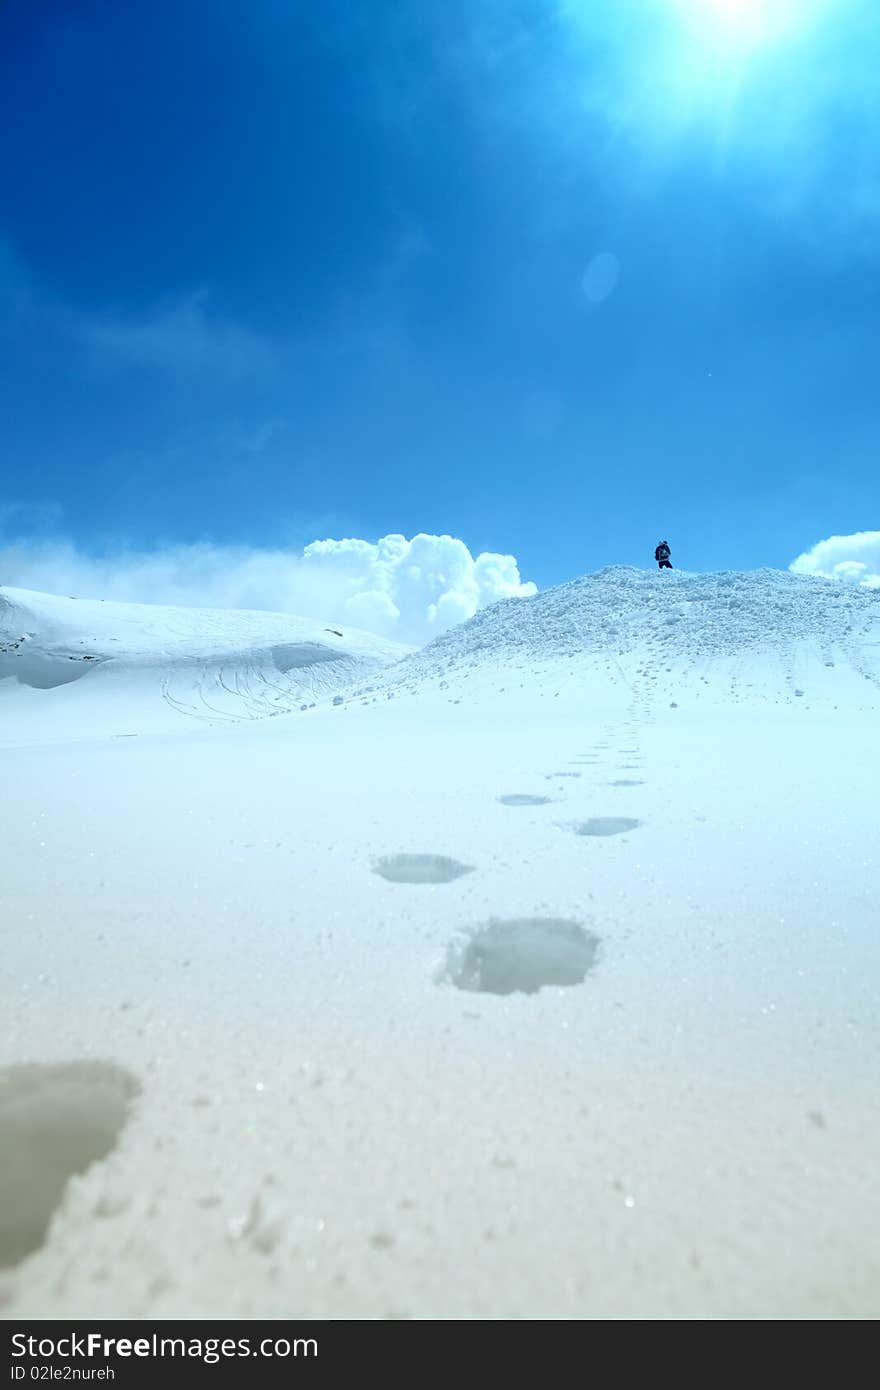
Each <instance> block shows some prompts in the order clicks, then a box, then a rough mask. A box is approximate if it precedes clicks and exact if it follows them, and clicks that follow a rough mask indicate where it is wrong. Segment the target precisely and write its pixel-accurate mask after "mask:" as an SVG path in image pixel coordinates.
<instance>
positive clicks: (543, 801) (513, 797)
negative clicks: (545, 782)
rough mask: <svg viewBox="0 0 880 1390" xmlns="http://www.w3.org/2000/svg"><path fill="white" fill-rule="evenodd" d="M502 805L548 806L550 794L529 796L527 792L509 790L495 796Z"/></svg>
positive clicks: (551, 798) (550, 799) (550, 798)
mask: <svg viewBox="0 0 880 1390" xmlns="http://www.w3.org/2000/svg"><path fill="white" fill-rule="evenodd" d="M495 800H496V801H500V802H501V805H502V806H549V804H550V802H551V801H552V800H553V797H552V796H531V795H529V793H528V792H509V793H508V794H507V795H506V796H496V798H495Z"/></svg>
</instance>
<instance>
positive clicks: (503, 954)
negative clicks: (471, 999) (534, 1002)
mask: <svg viewBox="0 0 880 1390" xmlns="http://www.w3.org/2000/svg"><path fill="white" fill-rule="evenodd" d="M598 948H599V938H598V937H597V936H594V934H593V933H592V932H590V931H587V930H586V929H585V928H584V927H583V926H581V924H580V922H569V921H564V920H561V919H559V918H555V917H520V918H514V919H512V920H510V921H498V920H492V921H489V922H485V923H483V924H482V925H481V926H479V927H475V928H474V929H473V931H471V932H470V933H469V935H468V937H467V938H466V939H464V940H463V941H459V942H454V943H453V944H452V945H451V946H450V947H449V950H448V952H447V955H446V964H445V967H444V969H443V971H442V973H441V976H440V979H441V980H442V981H445V982H448V983H450V984H453V985H455V986H456V988H457V989H464V990H472V991H478V992H480V993H483V994H517V993H519V994H537V992H538V990H540V989H543V988H544V987H545V986H548V985H563V986H565V985H579V984H582V983H583V981H584V979H585V977H586V975H587V972H588V970H590V969H591V967H592V966H593V965H594V964H595V961H596V956H597V952H598Z"/></svg>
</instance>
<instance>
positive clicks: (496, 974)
mask: <svg viewBox="0 0 880 1390" xmlns="http://www.w3.org/2000/svg"><path fill="white" fill-rule="evenodd" d="M628 732H629V730H628ZM611 751H612V750H611V748H610V744H609V742H608V741H607V740H602V741H600V742H598V743H596V744H595V745H594V747H593V749H592V750H590V751H588V752H585V753H579V754H577V756H576V757H575V758H573V759H572V762H573V763H574V764H576V765H578V766H583V767H585V768H593V769H594V770H596V771H598V770H599V768H600V766H601V763H602V761H603V759H604V758H605V757H607V756H608V755H609V754H610V753H611ZM617 751H618V753H619V754H620V756H622V757H626V758H638V757H640V752H639V749H638V747H637V746H635V745H634V744H633V745H632V746H630V747H626V748H620V749H618V750H617ZM634 766H636V764H631V763H622V764H620V765H619V770H625V769H628V768H632V767H634ZM581 776H582V773H581V772H579V771H569V770H561V771H556V772H550V773H546V774H545V780H547V781H550V782H556V783H557V785H558V789H559V791H560V792H562V790H563V787H562V783H563V782H564V781H566V780H575V779H578V778H580V777H581ZM605 785H606V786H610V787H616V788H630V787H635V786H642V785H643V782H642V781H641V780H640V779H635V778H617V779H615V780H612V781H609V782H606V783H605ZM558 800H559V797H558V796H547V795H543V794H537V793H533V792H505V793H502V794H501V795H499V796H497V797H496V801H497V802H498V803H499V804H500V805H501V806H504V807H508V808H522V807H532V808H535V807H543V806H549V805H552V804H555V803H557V802H558ZM640 824H641V821H639V820H637V819H636V818H634V817H632V816H620V815H597V816H591V817H589V818H588V819H586V820H583V821H576V822H573V823H569V824H567V825H561V826H560V828H561V829H563V830H565V831H568V832H573V833H574V834H575V835H578V836H587V837H595V838H599V839H601V838H605V837H608V836H614V835H622V834H625V833H627V832H628V831H632V830H635V829H637V828H638V827H639V825H640ZM373 870H374V872H375V873H376V874H377V875H379V876H380V877H381V878H384V879H385V880H386V881H388V882H389V883H397V884H409V885H439V884H446V883H453V882H454V881H455V880H456V879H459V878H462V877H464V876H465V875H467V874H470V873H473V872H474V866H473V865H471V864H464V863H461V862H460V861H459V860H457V859H453V858H451V857H449V856H448V855H443V854H393V855H386V856H384V857H382V858H380V859H378V860H376V861H375V863H374V865H373ZM600 945H601V942H600V938H599V937H598V936H597V935H595V933H593V932H591V931H589V930H588V929H587V928H586V927H585V926H584V924H583V923H582V922H578V921H572V920H569V919H566V918H556V917H521V918H508V919H504V920H501V919H491V920H489V921H488V922H482V923H479V924H478V925H476V926H474V927H472V928H471V929H470V930H468V931H465V932H463V933H462V934H461V935H460V936H459V938H458V939H457V940H455V941H453V942H452V943H451V944H450V946H449V947H448V949H447V952H446V957H445V960H444V962H443V965H442V967H441V969H440V971H439V972H438V975H437V979H438V982H441V983H447V984H452V985H454V986H455V987H456V988H457V989H463V990H467V991H477V992H480V993H485V994H497V995H508V994H517V993H519V994H525V995H531V994H537V993H538V991H539V990H541V989H543V988H545V987H548V986H556V987H560V986H562V987H566V986H573V985H579V984H582V983H583V981H584V980H585V979H586V976H587V974H588V973H589V972H590V970H592V969H593V967H594V965H595V964H596V961H597V959H598V956H599V949H600ZM139 1090H140V1086H139V1083H138V1081H137V1079H136V1078H135V1077H134V1076H132V1075H131V1073H129V1072H128V1071H126V1070H125V1069H124V1068H122V1067H119V1066H117V1065H116V1064H115V1063H113V1062H110V1061H95V1060H75V1061H67V1062H61V1063H56V1064H53V1065H38V1064H34V1063H25V1064H20V1065H15V1066H9V1067H5V1068H2V1069H0V1270H2V1269H4V1268H10V1267H12V1266H15V1265H18V1264H19V1263H20V1262H21V1261H22V1260H24V1259H25V1258H26V1257H27V1256H28V1255H31V1254H33V1253H34V1252H35V1251H37V1250H39V1249H40V1248H41V1247H42V1246H43V1245H44V1244H45V1241H46V1239H47V1235H48V1230H49V1226H50V1223H51V1221H52V1218H53V1216H54V1215H55V1212H56V1211H57V1209H58V1207H59V1206H60V1205H61V1202H62V1199H63V1197H64V1194H65V1192H66V1189H67V1186H68V1183H69V1181H70V1180H71V1179H72V1178H74V1177H75V1176H76V1175H78V1174H81V1173H83V1172H85V1171H86V1169H88V1168H89V1167H91V1165H92V1164H93V1163H96V1162H99V1161H101V1160H102V1159H105V1158H107V1157H108V1156H109V1154H111V1153H112V1151H113V1150H114V1148H115V1147H116V1145H117V1142H118V1140H119V1138H120V1135H121V1134H122V1131H123V1130H124V1128H125V1125H126V1123H127V1120H128V1117H129V1114H130V1112H131V1108H132V1104H133V1102H134V1101H135V1099H136V1097H137V1095H138V1093H139Z"/></svg>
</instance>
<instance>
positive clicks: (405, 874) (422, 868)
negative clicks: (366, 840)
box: [373, 854, 474, 883]
mask: <svg viewBox="0 0 880 1390" xmlns="http://www.w3.org/2000/svg"><path fill="white" fill-rule="evenodd" d="M473 867H474V866H473V864H462V863H460V862H459V860H458V859H449V858H447V856H446V855H445V854H389V855H386V856H385V858H383V859H377V860H376V863H375V864H374V865H373V872H374V873H376V874H379V875H380V877H381V878H387V879H388V881H389V883H451V882H452V881H453V879H456V878H461V877H462V875H463V874H469V873H472V872H473Z"/></svg>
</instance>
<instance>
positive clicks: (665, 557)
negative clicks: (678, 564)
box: [654, 541, 672, 570]
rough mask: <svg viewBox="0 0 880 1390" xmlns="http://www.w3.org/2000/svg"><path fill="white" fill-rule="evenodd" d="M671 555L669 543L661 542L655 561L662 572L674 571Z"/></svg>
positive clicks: (655, 554) (656, 551)
mask: <svg viewBox="0 0 880 1390" xmlns="http://www.w3.org/2000/svg"><path fill="white" fill-rule="evenodd" d="M671 554H672V552H671V550H670V549H669V542H668V541H661V542H660V544H659V545H658V546H657V549H656V550H655V551H654V559H655V560H656V561H657V565H658V567H659V568H660V569H661V570H671V569H672V561H671V560H670V558H669V556H670V555H671Z"/></svg>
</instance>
